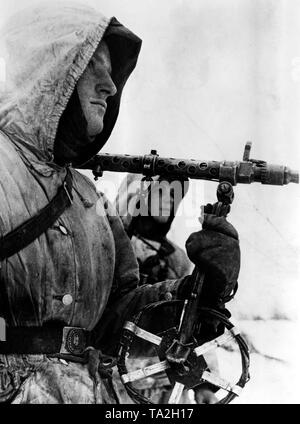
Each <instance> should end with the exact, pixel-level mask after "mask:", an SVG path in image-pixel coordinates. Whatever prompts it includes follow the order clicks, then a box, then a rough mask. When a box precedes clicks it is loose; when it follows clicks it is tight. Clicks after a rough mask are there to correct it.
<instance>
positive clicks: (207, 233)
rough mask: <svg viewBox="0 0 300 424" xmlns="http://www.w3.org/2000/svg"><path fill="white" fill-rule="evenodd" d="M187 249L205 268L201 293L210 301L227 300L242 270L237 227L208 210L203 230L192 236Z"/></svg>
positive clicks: (221, 301) (202, 267) (200, 265)
mask: <svg viewBox="0 0 300 424" xmlns="http://www.w3.org/2000/svg"><path fill="white" fill-rule="evenodd" d="M186 250H187V254H188V257H189V258H190V260H191V261H192V262H193V263H194V264H195V265H197V266H198V267H199V269H200V270H201V271H204V272H205V280H204V285H203V289H202V294H201V297H202V298H203V299H205V300H207V301H208V303H209V304H215V303H217V304H219V303H223V302H226V301H227V300H226V298H228V296H229V295H230V294H231V293H232V291H233V290H234V289H235V287H236V284H237V279H238V275H239V270H240V247H239V239H238V233H237V231H236V229H235V228H234V227H233V226H232V225H231V224H230V223H229V222H228V221H227V220H226V218H224V217H217V216H215V215H211V214H204V219H203V224H202V230H201V231H198V232H195V233H192V234H191V235H190V236H189V238H188V239H187V241H186Z"/></svg>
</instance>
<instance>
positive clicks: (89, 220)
mask: <svg viewBox="0 0 300 424" xmlns="http://www.w3.org/2000/svg"><path fill="white" fill-rule="evenodd" d="M103 38H105V40H106V41H107V44H108V46H109V48H110V51H111V57H112V78H113V80H114V83H115V85H116V86H117V88H118V92H117V94H116V95H115V96H114V97H110V98H109V99H108V107H107V112H106V115H105V119H104V129H103V131H102V133H101V134H100V135H99V136H98V137H97V138H96V140H95V141H94V142H93V143H91V145H89V147H88V148H86V149H85V150H84V151H83V152H82V157H81V161H82V163H84V162H85V161H87V160H88V159H89V158H91V157H92V156H94V155H95V154H96V153H97V152H98V151H99V150H100V149H101V147H102V146H103V145H104V143H105V142H106V141H107V139H108V138H109V136H110V133H111V131H112V129H113V126H114V124H115V121H116V119H117V115H118V110H119V103H120V97H121V93H122V88H123V86H124V84H125V82H126V80H127V78H128V76H129V75H130V73H131V72H132V70H133V69H134V67H135V64H136V60H137V56H138V53H139V50H140V45H141V41H140V39H139V38H138V37H136V36H135V35H134V34H133V33H132V32H130V31H129V30H128V29H126V28H125V27H123V26H122V25H121V24H120V23H118V21H117V20H116V19H114V18H112V19H107V18H106V17H104V16H102V14H100V13H98V12H97V11H95V10H93V9H91V8H88V7H86V6H80V5H72V4H66V5H64V4H62V3H59V4H56V5H53V6H43V7H33V8H31V9H27V10H26V11H23V12H21V13H18V14H16V15H15V16H14V17H12V18H11V19H10V21H9V22H8V23H7V25H6V26H5V27H4V29H3V31H2V35H1V39H2V41H4V43H5V46H6V48H7V51H8V56H7V58H6V64H7V81H6V84H5V87H4V92H2V94H1V100H0V130H1V132H0V196H1V206H0V237H3V236H4V235H6V234H7V233H9V232H10V231H12V230H13V229H14V228H16V227H17V226H18V225H20V224H22V223H23V222H24V221H26V220H28V219H29V218H30V217H33V216H35V215H36V214H37V213H38V211H40V210H41V209H42V208H43V207H44V206H45V205H47V204H48V202H49V201H50V200H51V199H52V198H53V197H54V196H55V195H56V193H57V191H58V188H59V187H60V186H61V185H62V183H63V181H64V179H65V176H66V173H67V169H66V167H60V166H58V165H57V164H56V163H54V161H53V147H54V143H55V140H56V136H57V128H58V125H59V121H60V118H61V116H62V115H63V112H64V110H65V108H66V106H67V104H68V100H69V99H70V97H71V95H72V93H73V91H74V88H75V86H76V83H77V81H78V79H79V77H80V76H81V75H82V73H83V72H84V70H85V68H86V67H87V65H88V63H89V61H90V59H91V57H92V55H93V54H94V52H95V50H96V48H97V46H98V45H99V42H100V41H101V40H102V39H103ZM70 170H71V173H72V178H73V204H72V205H71V206H70V207H68V208H67V209H66V210H65V211H64V212H63V214H62V215H61V216H60V218H59V219H58V220H57V222H56V223H55V224H54V225H52V226H51V227H50V228H48V229H47V231H46V232H45V233H43V234H42V235H41V236H39V237H38V238H37V239H35V241H34V242H32V243H31V244H30V245H28V246H27V247H25V248H24V249H22V250H20V251H19V252H18V253H17V254H14V255H13V256H11V257H9V258H7V259H4V260H3V261H2V263H1V271H0V273H1V274H0V275H1V281H0V283H1V284H0V294H1V295H0V302H1V304H0V316H2V317H4V318H5V320H6V324H7V327H8V329H9V328H11V327H34V326H36V327H41V326H43V327H46V326H47V325H60V326H74V327H81V328H85V329H87V330H89V331H92V333H93V334H94V337H95V340H96V342H95V345H94V346H95V347H96V348H99V349H100V348H101V350H102V351H104V352H105V353H108V354H112V355H113V354H115V353H116V348H117V344H118V339H119V336H120V330H121V328H122V326H123V323H124V321H125V320H126V319H127V318H128V317H130V316H131V315H132V314H133V313H134V312H135V311H136V310H137V309H138V308H140V307H142V306H143V305H145V304H148V303H151V302H154V301H157V300H160V299H164V298H165V296H166V294H169V293H171V294H172V295H173V297H174V298H176V296H178V295H179V294H178V293H179V288H180V280H173V281H170V280H167V281H165V282H161V283H157V284H155V285H144V286H141V287H138V285H139V275H138V266H137V261H136V258H135V255H134V252H133V249H132V246H131V243H130V240H129V238H128V237H127V235H126V232H125V230H124V228H123V225H122V222H121V220H120V218H119V217H118V216H116V214H115V213H114V210H113V208H112V207H111V206H110V205H109V204H108V203H107V202H106V200H105V199H104V198H103V196H101V195H98V194H97V193H96V190H95V187H94V185H93V184H92V183H91V182H90V181H89V180H88V179H87V178H86V177H85V176H83V175H82V174H80V173H79V172H77V171H76V170H74V169H73V168H70ZM66 295H68V297H67V299H68V302H65V301H64V299H66V298H65V296H66ZM95 375H96V374H95ZM95 375H94V378H92V377H93V375H91V373H90V372H89V369H88V364H84V363H83V364H80V363H76V362H71V361H62V360H60V359H57V358H49V357H48V356H47V355H45V354H40V355H37V354H36V355H17V354H15V355H14V354H8V355H3V354H2V355H0V400H1V401H6V402H15V403H96V402H97V403H114V402H115V398H114V397H113V396H112V394H111V392H110V390H109V389H108V387H107V384H106V379H105V378H102V377H101V376H100V377H99V375H97V378H96V377H95Z"/></svg>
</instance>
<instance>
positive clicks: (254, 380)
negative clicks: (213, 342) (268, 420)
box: [218, 320, 300, 404]
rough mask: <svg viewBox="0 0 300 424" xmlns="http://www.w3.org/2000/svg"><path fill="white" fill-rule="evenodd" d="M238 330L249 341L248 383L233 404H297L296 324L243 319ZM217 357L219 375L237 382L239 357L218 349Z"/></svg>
mask: <svg viewBox="0 0 300 424" xmlns="http://www.w3.org/2000/svg"><path fill="white" fill-rule="evenodd" d="M238 327H239V328H240V330H241V331H242V332H243V333H245V335H246V337H247V339H248V341H249V347H250V351H251V357H250V381H249V382H248V383H247V384H246V386H245V388H244V390H243V391H242V393H241V396H240V397H239V398H236V399H234V401H233V402H232V403H242V404H249V403H253V404H260V403H270V404H283V403H294V404H295V403H297V404H298V403H300V391H299V387H298V381H299V378H298V377H299V375H300V373H299V371H300V370H299V368H300V367H299V359H298V357H299V344H300V342H299V324H298V323H297V322H292V321H287V320H268V321H261V320H255V321H254V320H245V321H240V322H239V323H238ZM218 357H219V362H220V375H222V377H224V378H225V377H227V378H228V379H229V380H230V381H231V380H232V378H233V381H232V382H237V378H236V376H237V377H238V376H239V371H238V373H237V372H236V371H237V370H240V360H239V354H238V353H237V352H229V351H227V350H224V349H220V350H219V352H218ZM233 364H235V365H234V366H233ZM233 374H235V376H234V377H232V376H233Z"/></svg>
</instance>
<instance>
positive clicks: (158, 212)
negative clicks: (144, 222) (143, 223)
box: [150, 181, 174, 224]
mask: <svg viewBox="0 0 300 424" xmlns="http://www.w3.org/2000/svg"><path fill="white" fill-rule="evenodd" d="M150 196H151V202H150V203H151V216H152V218H153V219H154V220H155V221H156V222H159V223H161V224H166V223H167V222H168V221H169V218H170V216H171V213H172V211H173V206H174V197H173V193H172V190H171V188H170V185H169V183H168V181H162V182H160V184H159V185H158V184H157V185H155V186H154V187H153V189H152V190H151V195H150Z"/></svg>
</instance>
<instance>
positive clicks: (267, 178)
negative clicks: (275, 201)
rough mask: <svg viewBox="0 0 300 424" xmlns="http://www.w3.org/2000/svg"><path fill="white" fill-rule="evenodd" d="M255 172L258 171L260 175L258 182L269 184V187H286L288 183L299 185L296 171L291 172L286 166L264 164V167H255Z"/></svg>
mask: <svg viewBox="0 0 300 424" xmlns="http://www.w3.org/2000/svg"><path fill="white" fill-rule="evenodd" d="M257 170H259V174H260V175H259V180H260V182H261V183H262V184H270V185H286V184H289V183H296V184H299V173H298V172H297V171H292V170H291V169H290V168H288V167H287V166H282V165H271V164H270V165H267V164H266V165H265V166H262V167H257V168H256V171H257ZM255 173H256V172H255ZM256 175H257V173H256Z"/></svg>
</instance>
